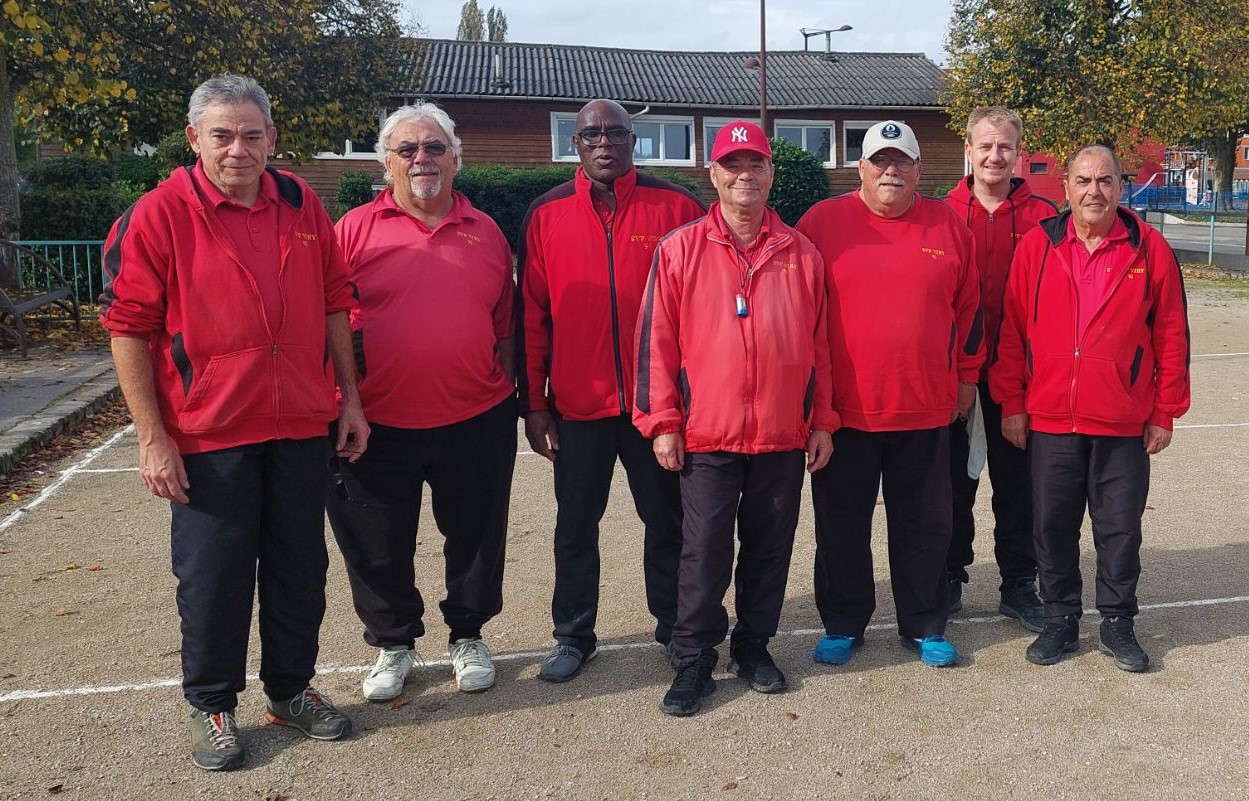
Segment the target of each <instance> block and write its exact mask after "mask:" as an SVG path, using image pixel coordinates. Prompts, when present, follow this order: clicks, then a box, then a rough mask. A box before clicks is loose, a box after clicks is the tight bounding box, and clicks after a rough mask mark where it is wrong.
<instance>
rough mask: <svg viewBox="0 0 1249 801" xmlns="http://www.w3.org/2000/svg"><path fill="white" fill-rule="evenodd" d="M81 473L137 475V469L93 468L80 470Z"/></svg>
mask: <svg viewBox="0 0 1249 801" xmlns="http://www.w3.org/2000/svg"><path fill="white" fill-rule="evenodd" d="M78 472H79V473H137V472H139V468H137V467H91V468H88V469H86V470H79V471H78Z"/></svg>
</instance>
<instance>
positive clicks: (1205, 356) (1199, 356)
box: [1193, 353, 1249, 359]
mask: <svg viewBox="0 0 1249 801" xmlns="http://www.w3.org/2000/svg"><path fill="white" fill-rule="evenodd" d="M1222 356H1249V353H1194V354H1193V358H1194V359H1217V358H1220V357H1222Z"/></svg>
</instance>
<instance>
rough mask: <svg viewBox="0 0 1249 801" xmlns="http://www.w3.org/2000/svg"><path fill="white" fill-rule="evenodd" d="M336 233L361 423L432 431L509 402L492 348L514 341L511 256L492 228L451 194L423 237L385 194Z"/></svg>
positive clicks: (352, 213) (342, 223)
mask: <svg viewBox="0 0 1249 801" xmlns="http://www.w3.org/2000/svg"><path fill="white" fill-rule="evenodd" d="M337 231H338V240H339V243H340V244H341V245H342V248H343V255H344V256H345V257H346V259H347V266H348V268H349V270H350V271H351V280H352V281H353V282H354V283H355V285H356V288H357V289H358V291H359V299H360V303H359V305H358V306H357V307H356V308H355V309H354V310H353V311H352V314H351V328H352V333H353V335H354V337H355V340H356V362H357V368H358V369H359V372H360V379H359V386H360V400H361V402H362V404H363V406H364V416H365V417H366V418H367V419H368V420H369V422H371V423H380V424H381V425H387V426H395V427H398V428H435V427H437V426H444V425H450V424H451V423H458V422H460V421H462V420H467V419H468V418H470V417H474V416H476V415H478V414H481V413H482V412H484V411H486V410H488V409H490V408H492V407H493V406H495V405H497V404H499V403H501V402H502V401H503V399H504V398H506V397H507V396H508V395H510V394H512V392H513V391H514V389H513V386H512V382H511V381H509V380H508V379H507V376H506V375H504V373H503V368H502V364H501V363H500V361H499V356H498V352H497V347H496V346H497V343H498V341H499V340H500V339H504V338H507V337H511V336H514V335H515V331H514V328H515V323H514V320H513V316H512V315H513V302H514V295H515V283H514V280H513V277H512V253H511V249H510V248H509V247H508V244H507V240H506V239H505V238H504V236H503V232H502V231H500V230H499V226H497V225H495V223H494V220H492V219H490V217H488V216H487V215H485V214H483V213H482V212H480V211H478V210H477V209H475V208H473V205H472V204H471V203H470V202H469V201H468V198H466V197H464V196H463V195H461V194H460V193H459V192H456V193H455V203H454V205H453V206H452V209H451V213H450V214H448V215H447V216H446V217H445V218H443V220H442V221H441V222H439V223H438V225H436V226H435V227H434V229H433V230H430V229H429V228H428V227H426V226H425V224H424V223H422V222H421V221H420V220H417V219H416V218H414V217H412V216H411V215H410V214H408V213H407V212H405V211H404V210H403V209H401V208H399V207H398V206H397V205H396V204H395V199H394V193H393V190H390V189H387V190H386V191H385V192H382V193H381V194H380V195H379V196H378V197H377V199H376V200H374V201H373V202H372V203H370V204H368V205H365V206H361V207H359V208H356V209H353V210H352V211H349V212H348V213H347V214H346V215H345V216H344V217H343V218H342V219H341V220H339V221H338V226H337Z"/></svg>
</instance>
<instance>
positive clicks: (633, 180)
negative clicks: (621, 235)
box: [573, 166, 638, 209]
mask: <svg viewBox="0 0 1249 801" xmlns="http://www.w3.org/2000/svg"><path fill="white" fill-rule="evenodd" d="M573 181H574V184H575V186H576V189H577V195H578V196H579V197H580V198H581V199H582V200H584V201H585V202H586V203H587V204H590V206H591V208H593V201H592V198H591V197H590V191H591V189H592V188H593V186H594V184H593V182H592V181H591V180H590V176H588V175H586V174H585V168H584V167H578V168H577V175H576V177H575V178H574V179H573ZM637 182H638V168H637V167H636V166H634V167H630V168H629V171H628V172H626V173H625V174H624V175H622V176H620V177H619V178H617V179H616V180H614V181H612V185H611V187H612V192H614V193H615V195H616V208H617V209H619V208H620V207H621V206H623V205H624V204H625V203H626V202H628V199H629V197H630V196H631V195H632V194H633V188H634V187H635V186H637Z"/></svg>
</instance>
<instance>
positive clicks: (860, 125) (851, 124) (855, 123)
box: [841, 120, 884, 167]
mask: <svg viewBox="0 0 1249 801" xmlns="http://www.w3.org/2000/svg"><path fill="white" fill-rule="evenodd" d="M878 122H884V120H844V121H843V122H842V123H841V152H842V158H846V157H847V156H848V155H849V151H850V147H849V146H848V145H847V144H846V135H847V134H849V133H850V131H851V130H856V131H859V130H861V131H863V132H864V133H866V132H867V129H868V128H871V127H872V126H873V125H875V124H876V123H878ZM860 152H862V151H861V150H860ZM858 164H859V160H858V159H855V160H854V161H847V162H845V163H844V164H842V166H843V167H857V166H858Z"/></svg>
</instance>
